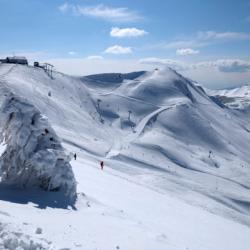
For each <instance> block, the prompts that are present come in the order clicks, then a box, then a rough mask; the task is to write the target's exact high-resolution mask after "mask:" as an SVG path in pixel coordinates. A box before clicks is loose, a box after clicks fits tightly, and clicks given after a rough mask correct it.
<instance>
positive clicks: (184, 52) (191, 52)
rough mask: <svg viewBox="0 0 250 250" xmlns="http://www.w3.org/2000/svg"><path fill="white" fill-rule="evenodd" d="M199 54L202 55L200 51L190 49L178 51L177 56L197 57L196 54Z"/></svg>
mask: <svg viewBox="0 0 250 250" xmlns="http://www.w3.org/2000/svg"><path fill="white" fill-rule="evenodd" d="M199 53H200V51H199V50H194V49H190V48H186V49H177V50H176V55H178V56H188V55H195V54H199Z"/></svg>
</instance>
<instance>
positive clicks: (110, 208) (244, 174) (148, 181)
mask: <svg viewBox="0 0 250 250" xmlns="http://www.w3.org/2000/svg"><path fill="white" fill-rule="evenodd" d="M0 88H1V94H0V104H1V105H2V103H3V102H4V100H5V98H6V95H7V94H9V93H13V94H15V95H17V96H20V97H22V98H25V99H26V100H27V101H28V102H29V103H30V104H32V105H34V106H35V107H36V108H37V109H38V110H39V111H40V112H41V113H42V114H43V115H45V116H46V117H47V118H48V121H49V122H50V124H51V125H52V127H53V129H54V131H55V132H56V134H57V135H58V136H59V138H61V142H62V145H63V146H64V148H65V149H66V150H67V152H68V154H71V155H72V154H73V153H77V159H76V160H72V161H71V165H72V168H73V172H74V174H75V178H76V180H77V182H78V185H77V192H78V200H77V202H76V204H75V207H72V208H68V209H67V208H66V207H67V205H65V203H64V201H63V199H62V198H61V197H60V195H59V194H56V193H46V192H44V191H41V190H36V189H34V190H32V189H29V190H17V189H14V188H10V187H5V186H1V187H0V222H1V223H2V224H1V225H2V226H1V227H0V228H1V229H0V235H1V234H2V233H3V234H4V235H16V234H19V235H20V237H19V238H20V239H23V241H24V242H28V243H27V244H30V241H34V242H35V244H37V245H38V244H40V245H41V246H42V247H43V248H44V249H65V248H69V249H87V250H88V249H91V250H92V249H103V250H106V249H107V250H110V249H131V250H133V249H136V250H137V249H143V250H154V249H159V250H161V249H162V250H165V249H170V250H172V249H173V250H179V249H185V250H186V249H190V250H191V249H192V250H196V249H197V250H198V249H199V250H201V249H202V250H203V249H204V250H208V249H209V250H210V249H213V250H214V249H215V250H217V249H218V250H224V249H225V250H230V249H232V250H235V249H242V250H245V249H246V250H248V248H249V243H250V238H249V235H250V217H249V215H250V192H249V189H250V181H249V176H250V166H249V162H250V156H249V146H250V133H249V131H250V127H249V125H248V124H249V123H248V120H249V117H248V115H246V114H245V115H242V114H241V115H239V114H238V113H235V111H232V110H230V109H227V108H223V107H222V106H220V105H218V104H217V103H216V102H214V100H213V99H211V98H210V97H209V96H208V95H207V94H206V93H205V92H204V91H203V90H202V89H201V88H200V87H197V86H195V85H194V84H193V83H192V82H190V81H189V80H188V79H185V78H184V77H182V76H181V75H179V74H178V73H177V72H175V71H173V70H171V69H165V70H155V71H153V72H139V73H133V74H129V76H127V75H125V76H122V79H120V76H119V74H118V75H117V74H116V75H112V74H103V75H98V76H88V77H83V78H76V77H71V76H67V75H64V74H61V73H55V74H54V78H53V79H51V78H49V77H48V76H47V75H46V74H45V72H44V71H43V70H42V69H37V68H33V67H26V66H20V65H8V64H0ZM4 149H5V145H4V144H1V145H0V152H3V151H4ZM100 160H104V163H105V166H104V171H101V170H100V167H99V162H100ZM55 201H56V202H55ZM0 239H3V240H2V242H3V243H2V242H1V240H0V248H1V247H2V245H3V244H7V245H6V246H8V244H9V245H11V244H14V243H13V242H16V241H15V237H14V236H13V237H12V236H10V237H9V238H8V237H7V236H6V237H5V238H4V237H0ZM1 244H2V245H1ZM16 244H17V245H21V243H20V242H17V243H16ZM25 247H26V248H24V249H32V248H28V245H27V246H25ZM3 249H11V248H3ZM12 249H15V248H14V247H13V248H12ZM33 249H37V248H36V247H34V248H33ZM38 249H39V248H38Z"/></svg>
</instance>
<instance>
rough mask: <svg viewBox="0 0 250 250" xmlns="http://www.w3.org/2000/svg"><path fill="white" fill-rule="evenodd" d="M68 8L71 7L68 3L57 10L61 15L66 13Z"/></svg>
mask: <svg viewBox="0 0 250 250" xmlns="http://www.w3.org/2000/svg"><path fill="white" fill-rule="evenodd" d="M70 8H71V5H69V4H68V3H64V4H62V5H60V6H59V7H58V9H59V10H60V11H61V12H63V13H65V12H67V11H68V10H69V9H70Z"/></svg>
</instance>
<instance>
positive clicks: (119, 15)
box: [59, 3, 142, 22]
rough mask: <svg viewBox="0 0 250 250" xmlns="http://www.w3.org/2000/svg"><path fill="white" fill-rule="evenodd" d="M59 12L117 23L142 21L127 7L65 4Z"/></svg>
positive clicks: (60, 7)
mask: <svg viewBox="0 0 250 250" xmlns="http://www.w3.org/2000/svg"><path fill="white" fill-rule="evenodd" d="M59 10H60V11H61V12H63V13H66V12H73V13H74V14H76V15H84V16H90V17H95V18H101V19H105V20H108V21H115V22H133V21H137V20H140V19H142V17H141V16H140V15H139V14H138V13H137V12H136V11H132V10H129V9H128V8H126V7H118V8H117V7H111V6H106V5H103V4H99V5H95V6H81V5H77V4H68V3H65V4H63V5H61V6H59Z"/></svg>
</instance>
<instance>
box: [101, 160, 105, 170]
mask: <svg viewBox="0 0 250 250" xmlns="http://www.w3.org/2000/svg"><path fill="white" fill-rule="evenodd" d="M100 165H101V170H103V167H104V162H103V161H101V162H100Z"/></svg>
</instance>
